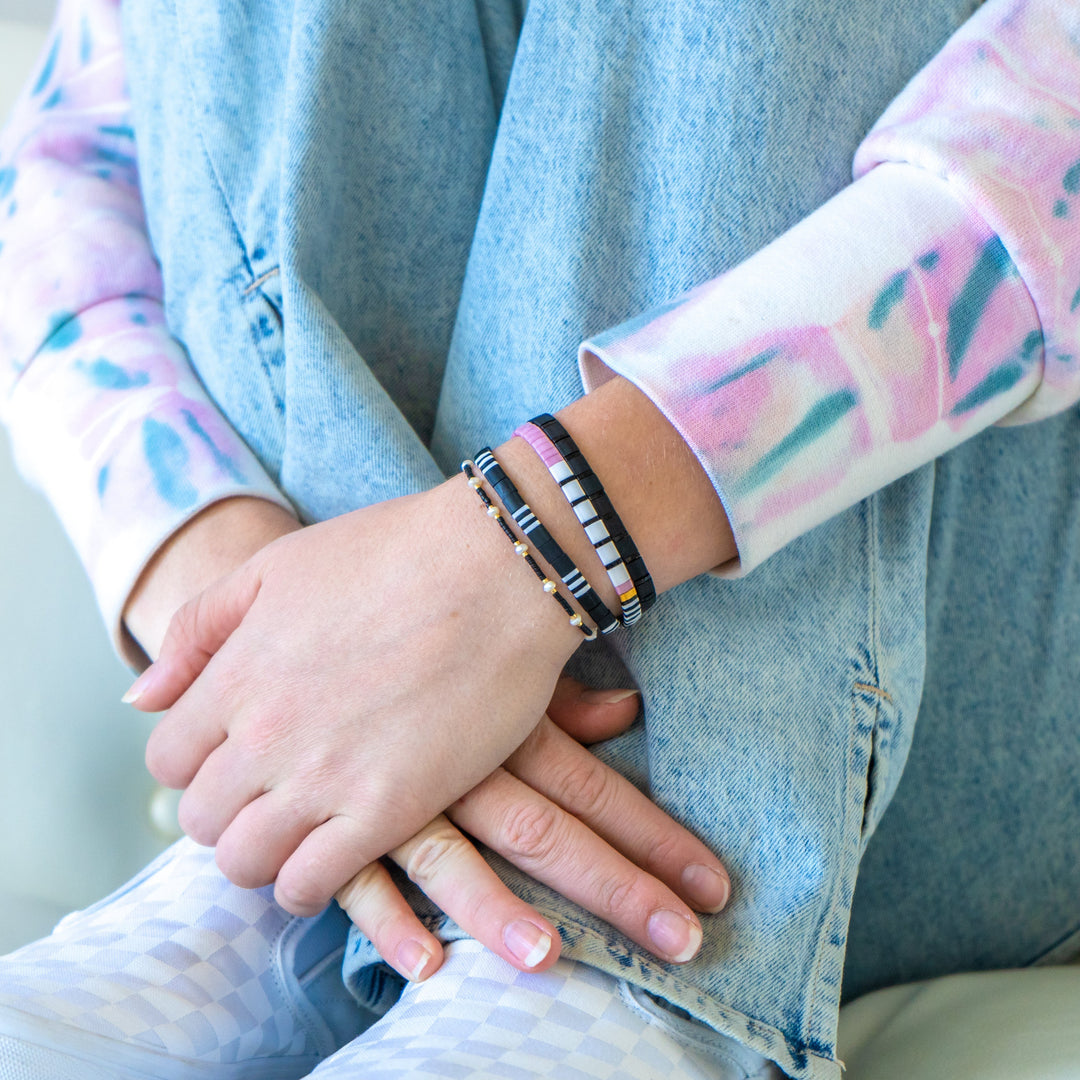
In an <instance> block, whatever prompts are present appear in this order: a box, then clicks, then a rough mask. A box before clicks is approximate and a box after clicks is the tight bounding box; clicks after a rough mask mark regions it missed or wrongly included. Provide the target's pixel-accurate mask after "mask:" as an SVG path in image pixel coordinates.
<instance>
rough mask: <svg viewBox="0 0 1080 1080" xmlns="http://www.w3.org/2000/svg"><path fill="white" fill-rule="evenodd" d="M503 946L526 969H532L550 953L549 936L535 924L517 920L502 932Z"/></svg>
mask: <svg viewBox="0 0 1080 1080" xmlns="http://www.w3.org/2000/svg"><path fill="white" fill-rule="evenodd" d="M503 944H504V945H505V946H506V947H507V948H508V949H509V950H510V951H511V952H512V953H513V954H514V956H516V957H517V958H518V960H520V961H521V962H522V963H523V964H524V965H525V966H526V967H527V968H533V967H536V965H537V964H539V963H540V961H541V960H543V959H544V957H545V956H547V954H548V953H549V952H551V935H550V934H545V933H544V931H543V930H541V929H540V927H539V926H537V925H536V924H535V923H531V922H527V921H526V920H525V919H518V920H517V921H516V922H512V923H510V925H509V926H507V928H506V929H505V930H504V931H503Z"/></svg>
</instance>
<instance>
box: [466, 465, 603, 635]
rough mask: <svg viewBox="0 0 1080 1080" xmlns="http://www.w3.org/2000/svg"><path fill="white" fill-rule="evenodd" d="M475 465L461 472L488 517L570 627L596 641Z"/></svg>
mask: <svg viewBox="0 0 1080 1080" xmlns="http://www.w3.org/2000/svg"><path fill="white" fill-rule="evenodd" d="M489 452H490V451H489ZM474 465H475V463H474V462H472V461H463V462H462V463H461V471H462V472H463V473H464V474H465V475H466V476H467V477H468V478H469V485H470V486H471V487H472V488H473V489H474V490H475V491H476V494H477V495H479V496H480V499H481V501H482V502H483V504H484V507H485V508H486V510H487V514H488V517H492V518H494V519H495V520H496V521H497V522H498V523H499V527H500V528H501V529H502V531H503V533H504V534H505V535H506V537H507V538H508V539H509V540H510V542H511V543H512V544H513V545H514V550H515V551H516V552H517V553H518V554H519V555H520V556H521V557H522V558H523V559H524V560H525V562H526V563H528V565H529V569H530V570H532V572H533V573H534V574H535V575H536V576H537V577H538V578H539V579H540V582H541V584H542V585H543V586H544V592H546V593H548V594H549V595H550V596H551V597H552V598H553V599H554V600H555V601H556V602H557V603H558V605H559V607H561V608H562V609H563V611H565V612H566V614H567V615H568V616H569V618H570V625H571V626H576V627H577V628H578V629H579V630H580V631H581V632H582V634H583V635H584V637H585V640H586V641H595V640H596V630H595V629H594V628H592V627H590V626H586V625H585V620H584V619H582V617H581V616H580V615H579V614H578V613H577V612H576V611H575V610H574V609H573V608H572V607H571V606H570V605H569V604H568V603H567V602H566V599H565V598H564V597H563V596H562V595H561V594H560V593H559V589H558V586H557V585H556V584H555V582H554V581H551V580H550V579H549V578H548V576H547V575H546V574H545V573H544V571H543V570H541V569H540V566H539V565H538V564H537V562H536V560H535V559H534V558H533V557H532V556H531V555H530V554H529V549H528V545H527V544H523V543H522V542H521V541H520V540H518V538H517V537H516V536H515V535H514V531H513V530H512V529H511V528H510V526H509V525H507V524H506V522H505V521H503V516H502V512H501V511H500V510H499V508H498V507H497V506H496V505H495V504H494V503H493V502H492V501H491V499H490V498H489V497H488V493H487V492H486V491H485V490H484V489H483V487H482V486H481V484H482V481H481V479H480V477H479V476H478V475H477V474H476V471H475V468H474ZM605 610H606V609H605Z"/></svg>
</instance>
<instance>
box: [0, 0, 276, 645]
mask: <svg viewBox="0 0 1080 1080" xmlns="http://www.w3.org/2000/svg"><path fill="white" fill-rule="evenodd" d="M0 419H2V420H3V421H4V423H5V424H6V425H7V426H8V428H9V431H10V434H11V438H12V445H13V447H14V451H15V454H16V458H17V461H18V463H19V466H20V469H21V471H22V472H23V474H24V475H25V476H26V477H27V478H28V479H29V480H31V482H33V483H35V484H37V485H38V486H39V487H41V488H42V489H43V490H44V492H45V493H46V495H47V496H48V497H49V499H50V500H51V502H52V503H53V505H54V506H55V508H56V510H57V512H58V514H59V516H60V518H61V520H62V522H63V524H64V527H65V528H66V530H67V532H68V534H69V536H70V537H71V539H72V541H73V543H74V544H75V547H76V549H77V550H78V553H79V556H80V557H81V559H82V561H83V564H84V565H85V567H86V570H87V573H88V574H89V576H90V580H91V582H92V583H93V585H94V588H95V591H96V594H97V599H98V603H99V605H100V607H101V610H102V613H103V615H104V617H105V619H106V622H107V624H108V626H109V628H110V630H111V632H112V634H113V640H114V643H115V644H116V647H117V648H118V650H120V652H121V654H122V655H127V656H129V657H132V658H134V657H135V656H137V654H136V653H134V652H132V651H131V646H130V642H129V641H128V640H127V639H126V638H125V637H124V634H123V630H122V626H121V615H122V612H123V607H124V604H125V602H126V600H127V597H128V595H129V594H130V591H131V589H132V587H133V586H134V583H135V581H136V579H137V578H138V576H139V574H140V572H141V571H142V568H143V567H144V566H145V565H146V563H147V562H148V561H149V559H150V558H151V557H152V556H153V554H154V552H155V551H156V550H157V549H158V548H159V547H160V545H161V544H162V543H163V542H164V541H165V540H166V539H167V538H168V537H169V536H170V535H171V534H172V533H173V532H175V530H176V529H178V528H179V527H180V526H181V525H182V524H183V523H184V522H185V521H187V520H188V519H190V518H191V517H192V516H194V515H195V514H196V513H198V511H199V510H201V509H203V508H205V507H206V506H208V505H210V504H211V503H213V502H216V501H218V500H220V499H222V498H226V497H228V496H230V495H239V494H244V495H258V496H261V497H263V498H267V499H271V500H273V501H276V502H278V503H280V504H281V505H283V506H285V507H288V506H289V504H288V501H287V500H286V499H285V498H284V496H283V495H282V494H281V493H280V492H279V491H278V490H277V488H276V487H275V486H274V484H273V483H272V481H271V480H270V478H269V477H268V476H267V475H266V474H265V472H264V471H263V469H262V468H261V466H260V465H259V463H258V461H257V460H256V459H255V458H254V456H253V455H252V454H251V452H250V451H249V450H248V449H247V447H246V446H245V445H244V443H243V442H242V441H241V440H240V439H239V437H238V436H237V435H236V433H235V432H234V431H233V430H232V429H231V427H230V426H229V425H228V423H227V422H226V421H225V419H224V418H223V417H222V415H221V414H220V412H219V411H218V410H217V409H216V408H215V406H214V405H213V403H212V402H211V401H210V399H209V398H208V397H207V395H206V393H205V391H204V390H203V388H202V385H201V384H200V383H199V381H198V379H197V378H196V377H195V375H194V373H193V371H192V369H191V366H190V364H189V362H188V359H187V356H186V354H185V352H184V350H183V349H182V348H181V346H180V345H179V344H178V343H177V342H176V340H175V339H174V338H173V337H172V336H171V335H170V334H169V332H168V329H167V327H166V323H165V316H164V311H163V306H162V282H161V275H160V272H159V270H158V266H157V263H156V262H155V260H154V256H153V252H152V250H151V247H150V242H149V239H148V237H147V235H146V228H145V222H144V217H143V207H142V200H141V197H140V194H139V178H138V169H137V165H136V157H135V141H134V133H133V131H132V128H131V116H130V104H129V101H128V97H127V90H126V85H125V76H124V63H123V54H122V51H121V41H120V17H119V5H118V3H117V2H115V0H63V2H62V3H61V4H60V7H59V10H58V13H57V17H56V20H55V23H54V26H53V29H52V32H51V34H50V36H49V39H48V42H47V44H46V46H45V51H44V53H43V55H42V57H41V60H40V62H39V64H38V68H37V70H36V71H35V73H34V74H33V76H32V77H31V79H30V81H29V83H28V84H27V86H26V87H25V89H24V90H23V93H22V95H21V96H20V98H19V101H18V103H17V104H16V106H15V110H14V113H13V115H12V117H11V119H10V121H9V122H8V124H7V126H6V128H5V129H4V130H3V132H2V134H0Z"/></svg>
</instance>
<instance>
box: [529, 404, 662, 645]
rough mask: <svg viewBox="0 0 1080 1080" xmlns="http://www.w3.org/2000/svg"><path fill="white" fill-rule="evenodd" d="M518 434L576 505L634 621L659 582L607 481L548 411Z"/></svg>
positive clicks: (628, 622) (626, 618)
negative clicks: (617, 509) (611, 496)
mask: <svg viewBox="0 0 1080 1080" xmlns="http://www.w3.org/2000/svg"><path fill="white" fill-rule="evenodd" d="M514 434H515V435H518V436H520V437H521V438H523V439H524V440H525V441H526V442H527V443H528V444H529V445H530V446H531V447H532V448H533V449H534V450H535V451H536V453H537V454H538V455H539V457H540V460H541V461H543V463H544V464H545V465H546V466H547V469H548V472H550V473H551V475H552V477H553V479H554V480H555V482H556V483H557V484H558V485H559V488H560V490H561V491H562V493H563V495H565V496H566V499H567V501H568V502H569V503H570V505H571V506H572V507H573V509H574V513H575V514H576V515H577V519H578V521H579V522H581V525H582V527H583V528H584V530H585V535H586V536H588V538H589V540H590V541H591V542H592V545H593V547H594V548H596V553H597V555H599V556H600V561H601V562H602V563H603V564H604V569H605V570H606V571H607V573H608V577H609V578H610V579H611V583H612V585H614V586H615V592H616V593H617V594H618V596H619V604H620V605H621V607H622V623H623V626H632V625H633V624H634V623H636V622H637V621H638V620H639V619H640V618H641V616H642V615H643V614H644V613H645V612H646V611H648V610H649V608H650V607H652V605H653V603H654V602H655V600H656V587H655V586H654V585H653V580H652V575H651V574H650V573H649V570H648V567H646V565H645V560H644V559H643V558H642V557H641V553H640V552H639V551H638V549H637V545H636V544H635V543H634V540H633V538H632V537H631V536H630V533H629V532H628V531H627V529H626V526H625V525H623V523H622V519H621V518H620V517H619V515H618V514H617V513H616V512H615V507H614V506H612V505H611V500H610V499H609V498H608V497H607V493H606V492H605V491H604V486H603V484H601V483H600V480H599V478H598V477H597V475H596V474H595V473H594V472H593V471H592V469H591V468H589V463H588V462H587V461H586V460H585V455H584V454H582V452H581V451H580V450H579V449H578V448H577V444H576V443H575V442H574V440H573V439H572V438H571V437H570V435H569V434H568V433H567V431H566V428H564V427H563V426H562V424H560V423H559V421H558V420H556V419H555V417H554V416H552V415H551V414H550V413H541V414H540V415H539V416H534V417H533V418H532V420H530V421H528V423H525V424H522V425H521V426H520V427H519V428H518V429H517V430H516V431H515V432H514Z"/></svg>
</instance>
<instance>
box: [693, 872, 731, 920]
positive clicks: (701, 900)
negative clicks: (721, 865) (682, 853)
mask: <svg viewBox="0 0 1080 1080" xmlns="http://www.w3.org/2000/svg"><path fill="white" fill-rule="evenodd" d="M682 883H683V888H684V889H685V890H686V896H687V898H688V899H690V900H691V901H693V903H694V904H696V905H697V906H698V907H699V908H701V909H702V910H703V911H707V912H709V913H710V914H715V913H716V912H718V911H719V910H720V909H721V908H723V906H724V905H725V904H726V903H727V902H728V896H729V895H730V893H731V886H730V885H729V884H728V880H727V878H726V877H725V876H724V875H723V874H721V873H720V871H719V870H714V869H713V868H712V867H711V866H705V865H703V864H702V863H692V864H691V865H690V866H688V867H687V868H686V869H685V870H684V871H683V872H682Z"/></svg>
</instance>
